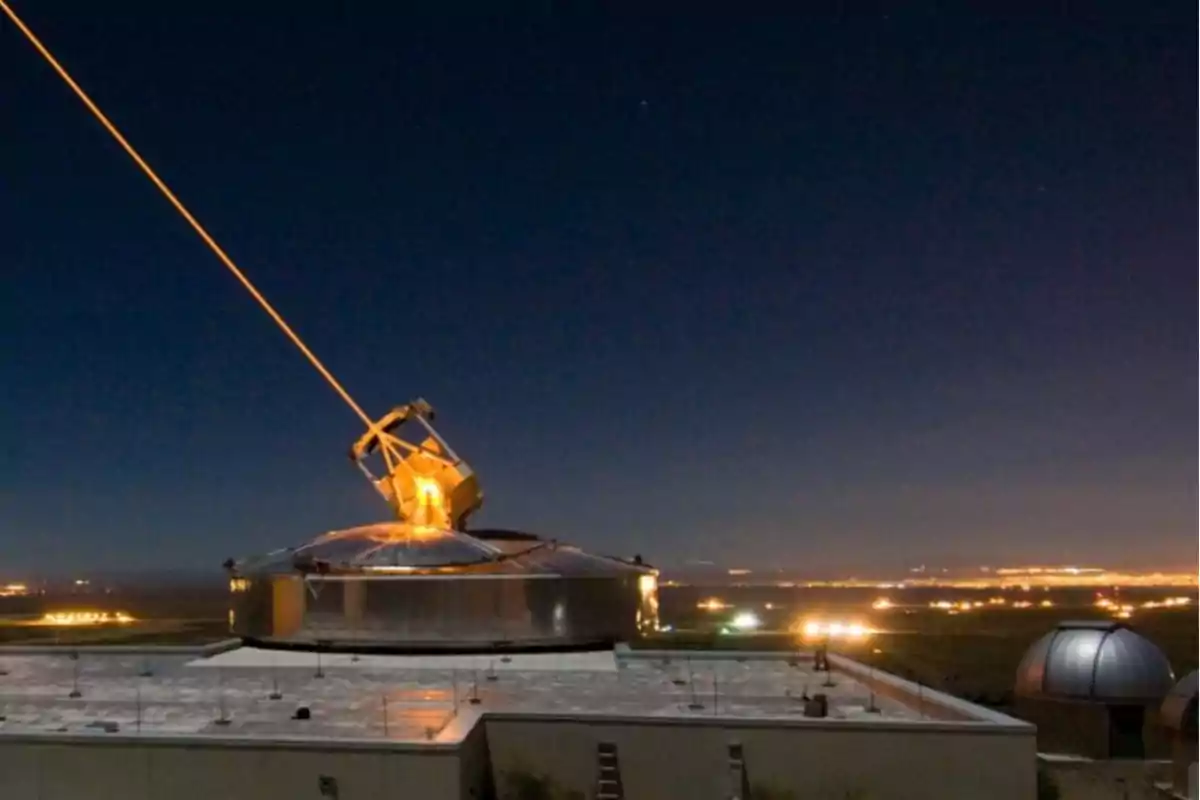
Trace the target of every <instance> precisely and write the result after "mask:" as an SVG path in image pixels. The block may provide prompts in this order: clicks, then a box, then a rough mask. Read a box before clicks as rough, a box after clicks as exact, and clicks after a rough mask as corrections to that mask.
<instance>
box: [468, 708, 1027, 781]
mask: <svg viewBox="0 0 1200 800" xmlns="http://www.w3.org/2000/svg"><path fill="white" fill-rule="evenodd" d="M484 724H485V726H486V728H487V738H488V750H489V752H490V756H491V764H492V771H493V775H492V777H493V780H494V781H495V786H496V789H497V792H498V797H500V798H501V799H502V800H504V798H507V797H513V796H515V792H513V791H512V788H513V785H514V784H513V779H514V777H517V776H519V775H522V774H525V775H529V774H532V775H534V776H539V777H541V778H543V779H545V780H546V781H547V782H548V783H550V784H551V785H553V786H554V787H555V789H556V792H557V793H556V795H555V796H556V798H562V800H566V798H568V797H571V796H573V795H572V794H571V792H579V793H582V796H583V797H590V796H591V795H592V792H593V791H594V789H595V784H596V745H597V743H598V742H601V741H607V742H613V743H615V744H616V745H617V749H618V759H619V763H620V767H621V777H622V781H623V783H624V788H625V793H626V796H628V797H653V798H656V800H671V798H680V800H725V798H727V797H729V788H730V777H729V776H730V769H729V759H728V745H729V743H730V742H740V743H741V744H742V746H743V750H744V753H745V760H746V770H747V773H748V775H749V782H750V785H751V787H752V788H754V787H765V788H768V789H770V790H773V791H775V792H777V794H774V795H772V797H794V798H797V799H798V798H805V800H823V799H825V798H828V800H845V799H846V798H848V797H849V798H855V799H856V800H918V799H919V800H938V799H939V798H946V800H951V799H953V800H961V798H964V797H970V798H972V799H973V800H991V799H992V798H995V800H1001V798H1003V799H1004V800H1024V799H1026V798H1027V799H1028V800H1033V798H1034V797H1035V796H1036V770H1037V763H1036V762H1037V754H1036V748H1035V741H1034V735H1033V731H1032V729H1020V730H1018V731H996V730H992V731H988V730H979V729H976V730H974V731H971V730H969V729H968V727H967V726H950V725H944V724H938V723H910V724H901V723H897V724H893V725H888V724H887V723H878V722H870V723H864V724H855V723H847V722H838V723H828V722H818V721H811V722H809V723H807V724H790V723H779V722H772V723H769V724H767V725H761V724H760V725H752V724H746V723H732V722H725V723H723V722H722V721H720V720H713V721H708V720H688V721H686V722H684V723H682V724H680V723H676V722H674V721H670V720H661V721H649V720H645V719H642V720H625V721H607V720H593V719H588V720H579V719H571V718H566V717H563V718H540V719H532V718H529V717H525V718H516V717H511V716H506V715H503V714H496V715H489V716H488V717H486V718H485V722H484ZM956 728H957V729H956Z"/></svg>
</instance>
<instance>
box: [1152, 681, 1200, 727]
mask: <svg viewBox="0 0 1200 800" xmlns="http://www.w3.org/2000/svg"><path fill="white" fill-rule="evenodd" d="M1198 681H1200V672H1197V671H1196V670H1192V671H1191V672H1189V673H1188V674H1187V675H1185V676H1184V678H1183V680H1181V681H1180V682H1179V683H1177V684H1175V688H1174V689H1172V690H1171V693H1170V694H1168V695H1167V699H1166V700H1163V704H1162V711H1161V712H1160V715H1161V717H1162V724H1163V725H1164V726H1165V727H1167V728H1169V729H1170V730H1173V731H1179V732H1180V733H1182V734H1183V735H1184V736H1189V737H1191V738H1192V739H1195V738H1196V693H1197V682H1198Z"/></svg>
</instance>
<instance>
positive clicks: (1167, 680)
mask: <svg viewBox="0 0 1200 800" xmlns="http://www.w3.org/2000/svg"><path fill="white" fill-rule="evenodd" d="M1174 682H1175V676H1174V674H1173V673H1172V672H1171V664H1170V662H1168V661H1167V657H1166V656H1165V655H1163V652H1162V651H1161V650H1159V649H1158V647H1157V646H1156V645H1155V644H1154V643H1153V642H1151V641H1150V640H1148V639H1146V638H1144V637H1142V636H1140V635H1138V634H1137V633H1134V632H1133V631H1132V630H1130V629H1129V628H1128V627H1127V626H1125V625H1122V624H1120V623H1117V622H1063V623H1060V624H1059V626H1058V627H1057V628H1056V629H1054V630H1053V631H1051V632H1050V633H1047V634H1046V635H1045V636H1043V637H1042V638H1041V639H1038V640H1037V641H1036V642H1034V643H1033V645H1032V646H1031V647H1030V648H1029V650H1028V651H1026V653H1025V657H1024V658H1022V659H1021V665H1020V666H1019V667H1017V682H1016V693H1017V695H1018V696H1021V697H1030V698H1041V697H1045V698H1054V699H1062V700H1090V701H1094V702H1100V703H1126V702H1133V703H1143V702H1148V701H1152V702H1156V701H1159V700H1161V699H1162V698H1163V697H1164V696H1166V694H1167V692H1169V691H1170V689H1171V685H1172V684H1173V683H1174Z"/></svg>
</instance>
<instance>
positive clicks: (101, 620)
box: [36, 611, 137, 627]
mask: <svg viewBox="0 0 1200 800" xmlns="http://www.w3.org/2000/svg"><path fill="white" fill-rule="evenodd" d="M136 621H137V620H135V619H134V618H133V617H132V616H130V615H129V614H126V613H125V612H124V611H47V612H46V613H45V614H43V615H42V617H41V619H39V620H38V621H37V623H36V624H38V625H53V626H58V627H76V626H87V625H128V624H129V623H131V622H136Z"/></svg>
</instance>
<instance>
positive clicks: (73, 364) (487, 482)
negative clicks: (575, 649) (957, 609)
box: [0, 0, 1197, 570]
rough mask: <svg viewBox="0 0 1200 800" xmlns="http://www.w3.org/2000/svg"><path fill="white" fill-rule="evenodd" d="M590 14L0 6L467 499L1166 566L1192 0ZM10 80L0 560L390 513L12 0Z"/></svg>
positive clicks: (166, 555)
mask: <svg viewBox="0 0 1200 800" xmlns="http://www.w3.org/2000/svg"><path fill="white" fill-rule="evenodd" d="M427 5H428V4H427ZM607 5H608V4H601V3H597V2H590V3H560V2H547V3H541V4H530V5H529V6H527V8H528V9H530V10H529V11H528V13H516V12H515V11H514V12H513V13H512V14H509V15H501V14H494V15H492V16H486V17H485V16H481V15H478V14H472V13H466V12H461V13H458V14H454V15H443V16H434V15H433V14H432V12H414V11H411V10H403V9H402V6H404V4H391V5H390V6H387V5H384V4H368V3H358V4H347V5H341V6H336V5H335V6H322V7H321V8H320V10H319V12H318V10H317V9H316V7H314V8H313V10H312V11H304V12H301V11H299V10H297V6H296V5H295V4H294V3H286V4H284V3H273V2H259V3H252V4H245V3H231V2H225V1H224V0H221V1H219V2H213V3H207V4H199V5H197V4H184V5H178V4H171V3H149V2H143V3H134V2H114V3H105V4H96V3H84V2H79V0H69V1H68V0H64V1H63V2H58V3H50V4H47V3H36V2H28V1H27V2H21V3H19V5H18V9H19V10H20V11H22V12H23V13H24V14H25V17H26V21H27V22H28V23H29V24H30V25H31V26H32V27H33V28H34V30H35V31H36V32H38V33H39V35H41V36H42V38H43V39H44V40H45V41H46V42H47V44H48V45H49V46H50V47H51V48H53V49H54V50H55V51H56V52H57V54H58V56H59V57H60V58H61V59H62V60H63V62H64V63H65V65H66V66H67V68H68V69H69V70H72V71H73V72H74V74H75V76H76V78H77V79H78V80H79V81H80V82H81V83H82V84H83V85H84V87H85V88H87V89H88V90H89V91H90V92H91V93H92V95H93V96H94V97H95V98H96V100H97V101H98V102H99V103H100V104H101V105H102V106H103V107H104V108H105V109H106V110H107V112H108V113H109V115H110V116H111V117H112V118H113V119H114V120H115V121H116V123H117V124H118V125H119V126H121V127H122V128H123V129H124V131H125V133H126V134H127V135H128V136H129V137H130V139H131V140H132V141H133V142H134V143H135V145H136V146H138V147H139V148H140V149H141V150H142V152H143V154H144V155H145V156H146V157H147V159H148V160H149V161H150V162H151V163H152V164H154V165H155V166H156V167H157V168H158V169H159V170H160V172H161V173H162V174H163V176H164V177H165V178H166V180H167V181H168V182H169V183H171V184H172V186H173V187H174V188H175V190H176V191H177V192H178V193H179V194H180V196H181V197H182V198H183V199H184V201H185V202H186V203H188V204H189V205H190V206H191V208H192V210H193V211H194V212H195V213H196V214H197V215H198V216H199V217H200V219H202V220H203V221H204V222H205V223H206V224H207V225H208V226H209V228H210V229H211V230H212V231H213V233H214V234H215V235H216V236H217V238H218V239H219V240H220V241H221V242H222V243H223V244H224V245H225V247H226V249H227V250H228V251H229V252H230V253H231V254H232V255H233V256H234V258H235V259H237V260H238V261H239V262H240V263H241V264H242V266H243V267H244V268H245V269H246V270H247V272H248V273H249V274H250V276H251V277H252V279H253V280H255V281H256V282H257V283H258V284H259V286H260V287H261V288H262V290H263V291H264V292H265V293H266V294H267V295H268V297H270V298H271V299H272V300H273V301H274V302H275V303H276V305H277V306H278V307H279V308H280V309H281V310H282V311H283V313H284V314H285V315H286V316H287V317H288V318H289V320H290V321H291V322H292V323H293V325H294V326H295V327H296V328H297V329H298V331H299V332H300V334H301V335H302V336H304V337H305V338H306V340H307V341H308V342H309V344H310V345H311V346H312V347H313V348H314V349H315V350H316V351H317V352H318V353H319V354H320V355H321V356H322V357H323V358H324V359H325V360H326V362H327V363H328V364H329V366H330V367H331V368H332V369H333V371H334V372H335V373H336V374H337V375H338V376H339V377H340V378H341V379H342V380H343V382H344V383H345V384H346V385H347V386H348V387H349V389H350V390H351V392H352V393H353V394H355V396H356V397H357V399H358V400H359V401H360V402H362V403H363V404H364V405H365V406H367V408H368V409H369V410H370V411H371V412H372V413H382V412H383V411H385V410H387V409H388V408H390V407H391V406H392V405H394V404H397V403H400V402H405V401H407V400H409V399H411V398H413V397H415V396H418V395H421V396H424V397H426V398H428V399H429V400H430V401H431V402H433V404H434V405H435V406H436V407H437V408H438V409H439V411H440V412H441V425H440V427H441V429H442V430H443V432H444V433H445V434H446V436H447V437H448V438H449V439H450V441H451V443H452V444H454V445H455V446H456V447H457V448H458V449H459V450H460V452H461V453H462V454H463V455H464V456H465V457H466V458H467V459H468V460H469V461H470V462H471V463H472V464H473V465H474V466H475V467H476V469H477V471H479V472H480V473H481V477H482V480H483V482H484V486H485V489H486V491H487V495H488V499H487V504H486V506H485V510H484V511H483V512H482V514H481V515H480V516H479V517H478V518H477V520H476V521H477V524H492V525H503V526H511V527H519V528H526V529H530V530H534V531H538V532H543V533H548V534H552V535H557V536H559V537H561V538H566V539H571V540H575V541H577V542H579V543H580V544H583V545H586V546H589V547H592V548H597V549H601V550H605V551H609V552H619V553H631V552H634V551H640V552H642V553H643V554H645V555H646V556H647V558H650V559H652V560H655V561H659V562H662V563H667V564H670V563H675V562H678V561H681V560H683V559H685V558H711V559H717V560H719V561H723V562H729V563H733V562H736V563H738V564H747V565H767V564H780V565H791V566H805V565H807V566H811V567H813V568H814V569H816V568H834V567H850V566H852V567H855V568H858V569H867V568H881V567H890V566H894V565H899V564H902V563H917V562H921V561H938V560H941V561H945V562H951V563H956V562H961V563H993V564H994V563H998V562H1000V561H1007V562H1016V561H1032V560H1051V561H1087V562H1101V563H1112V564H1118V563H1128V564H1133V565H1137V564H1149V565H1172V564H1194V563H1195V560H1196V534H1197V517H1196V513H1197V512H1196V509H1197V489H1196V487H1197V470H1196V457H1195V453H1196V451H1195V449H1194V446H1195V443H1196V442H1197V423H1196V419H1197V415H1196V409H1197V349H1196V341H1197V339H1196V338H1195V337H1196V320H1197V314H1196V308H1197V306H1196V299H1195V298H1196V297H1197V272H1196V252H1197V247H1196V231H1197V228H1196V225H1197V222H1196V221H1197V203H1196V198H1197V191H1196V189H1197V182H1196V176H1197V159H1196V153H1197V146H1196V143H1197V126H1196V112H1195V108H1196V105H1195V104H1196V97H1197V50H1196V28H1195V22H1196V15H1195V7H1194V5H1193V4H1184V3H1179V4H1177V6H1176V7H1175V9H1174V10H1171V9H1168V10H1161V9H1160V10H1159V11H1157V12H1151V11H1148V10H1146V9H1143V8H1137V9H1134V8H1133V7H1132V6H1128V4H1117V3H1113V4H1109V8H1108V9H1105V8H1103V7H1098V6H1096V5H1095V4H1081V5H1080V6H1079V9H1076V10H1080V9H1082V13H1079V14H1077V15H1076V14H1072V13H1071V11H1070V9H1069V6H1062V5H1058V6H1056V9H1055V11H1054V12H1053V13H1046V14H1045V15H1042V16H1012V17H1000V16H968V15H963V14H961V13H958V12H947V11H945V10H936V9H937V6H936V5H934V4H919V5H924V6H925V7H926V8H928V9H929V10H928V11H922V12H920V13H913V12H909V11H904V10H902V9H901V10H897V9H891V10H883V11H878V12H873V13H869V14H868V13H864V14H863V15H861V16H851V15H846V14H843V15H836V14H833V13H830V14H821V13H816V12H813V13H808V14H804V15H800V14H794V15H791V16H780V15H769V14H766V13H759V14H753V15H746V16H744V17H743V16H739V15H738V12H736V11H734V10H733V9H734V6H730V5H724V6H722V8H723V9H724V11H723V12H722V13H720V14H717V13H709V12H707V11H697V10H695V8H696V7H695V6H691V7H690V8H692V10H691V11H689V12H688V13H682V12H681V13H678V14H674V15H668V14H666V13H662V14H658V15H649V14H646V13H644V12H642V13H633V12H622V13H618V12H617V11H613V10H612V9H611V8H609V9H608V10H604V11H601V10H599V9H601V8H602V7H605V6H607ZM641 5H644V4H641ZM428 7H429V8H433V7H434V5H429V6H428ZM515 7H516V6H514V8H515ZM630 7H631V8H632V7H633V6H632V5H631V6H630ZM960 7H961V4H945V8H946V9H957V8H960ZM1122 7H1124V8H1126V9H1127V11H1126V12H1124V13H1121V11H1120V9H1121V8H1122ZM389 8H390V9H391V10H387V9H389ZM571 8H573V9H574V10H568V9H571ZM831 8H832V6H831ZM1064 9H1067V10H1064ZM1156 14H1157V16H1156ZM0 75H2V76H3V79H2V80H0V120H2V124H0V219H3V222H4V224H3V228H2V229H0V236H2V238H0V265H3V275H4V291H3V292H2V293H0V343H2V347H3V354H4V357H3V358H2V359H0V564H3V565H4V566H5V568H6V569H10V570H11V569H23V568H35V567H43V568H44V567H49V566H50V565H51V564H62V565H65V566H67V567H71V568H76V567H84V566H103V567H111V566H119V565H122V564H128V565H131V566H135V567H144V566H160V565H162V566H168V565H169V566H208V565H216V564H217V563H219V562H220V561H221V560H222V559H223V558H224V557H226V556H229V555H243V554H247V553H250V552H254V551H258V550H263V549H269V548H273V547H276V546H281V545H284V544H292V543H295V542H297V541H300V540H303V539H306V538H308V537H309V536H311V535H313V534H316V533H318V532H321V531H323V530H326V529H329V528H333V527H340V526H345V525H349V524H355V523H359V522H365V521H369V520H372V519H375V518H378V517H381V516H383V515H384V514H385V511H386V509H385V507H384V506H383V504H382V502H381V501H379V500H378V499H376V498H375V497H374V495H373V494H372V492H371V490H370V488H369V487H368V486H367V485H366V483H365V482H364V481H363V480H362V479H361V477H360V476H359V474H358V473H357V471H356V470H354V469H353V468H352V466H351V465H350V463H349V462H348V461H347V460H346V458H345V455H344V454H345V451H346V448H347V446H348V444H349V442H350V441H351V440H352V439H354V438H355V437H356V436H358V435H359V433H360V424H359V423H358V421H357V420H356V418H355V417H354V416H353V415H352V414H351V413H350V412H349V411H348V410H347V409H346V408H345V407H344V406H343V405H342V404H341V402H340V400H339V399H338V398H337V397H336V396H335V395H334V394H333V393H332V392H331V391H330V390H329V389H328V387H327V386H326V385H325V384H324V383H323V382H322V381H321V380H320V379H319V378H318V377H317V375H316V374H315V373H314V372H313V371H312V369H311V368H310V367H309V366H308V364H307V363H306V362H305V361H304V360H303V359H302V358H301V357H300V356H299V354H298V353H297V352H296V351H295V350H293V349H292V347H291V345H290V344H289V343H287V342H286V340H285V339H284V338H283V337H282V336H281V335H280V334H279V332H278V331H277V330H276V329H275V328H274V327H273V326H272V325H271V323H270V322H269V321H268V319H267V318H266V317H265V316H264V315H263V314H262V312H261V311H260V310H259V309H258V308H257V307H256V306H255V305H254V304H253V302H252V301H251V300H250V298H249V296H248V295H247V294H246V293H245V292H244V291H243V290H242V289H241V288H240V287H239V286H237V284H236V283H235V282H234V281H233V279H232V278H231V277H230V276H229V275H228V274H227V273H226V272H225V271H224V269H223V268H222V267H221V266H220V265H219V264H218V262H217V261H216V260H215V259H214V258H213V256H212V255H211V253H209V252H208V251H207V250H206V249H205V248H204V247H203V245H202V244H201V243H200V241H199V240H198V239H197V238H196V237H195V235H194V234H193V233H192V232H191V231H190V230H189V229H188V228H187V227H186V226H185V224H184V223H183V222H182V220H180V219H179V218H178V217H177V216H176V215H175V213H174V212H173V211H172V210H171V209H170V208H169V206H168V205H167V204H166V203H165V201H163V200H162V198H161V197H160V196H158V195H157V194H156V192H155V191H154V189H153V188H152V187H151V186H150V185H149V183H148V182H147V181H146V180H145V178H144V177H143V176H141V174H140V173H138V172H137V171H136V169H135V168H134V166H133V165H132V163H131V162H130V161H129V160H128V158H127V157H126V156H125V155H124V154H123V153H121V152H120V151H119V149H118V148H117V146H116V145H115V144H114V143H113V142H112V141H111V140H109V139H108V138H107V135H106V134H105V133H104V132H103V131H102V130H101V129H100V128H99V126H98V125H97V124H96V123H95V122H94V121H93V120H92V119H91V118H90V117H89V116H88V115H87V114H86V112H85V110H84V109H83V107H82V106H81V105H80V104H79V102H78V101H77V100H76V99H75V98H74V97H73V96H72V95H70V94H69V92H68V90H67V89H66V87H65V86H63V85H62V84H61V83H60V82H59V79H58V78H57V77H56V76H55V75H53V73H52V72H51V71H50V70H49V68H48V67H47V66H46V65H45V64H44V63H43V62H42V61H41V60H40V59H39V58H38V57H37V55H36V54H35V52H34V51H33V50H32V49H31V48H30V47H29V46H28V44H27V43H26V42H24V40H23V39H21V37H20V36H19V34H18V33H17V31H16V30H15V29H13V27H12V26H11V25H9V24H7V22H5V24H3V25H0Z"/></svg>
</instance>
